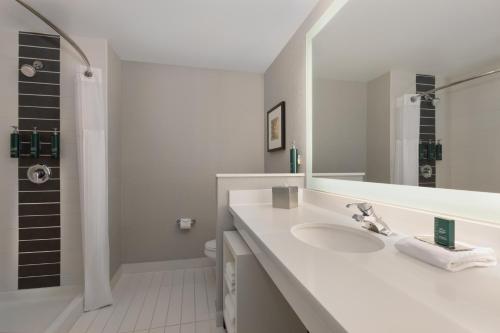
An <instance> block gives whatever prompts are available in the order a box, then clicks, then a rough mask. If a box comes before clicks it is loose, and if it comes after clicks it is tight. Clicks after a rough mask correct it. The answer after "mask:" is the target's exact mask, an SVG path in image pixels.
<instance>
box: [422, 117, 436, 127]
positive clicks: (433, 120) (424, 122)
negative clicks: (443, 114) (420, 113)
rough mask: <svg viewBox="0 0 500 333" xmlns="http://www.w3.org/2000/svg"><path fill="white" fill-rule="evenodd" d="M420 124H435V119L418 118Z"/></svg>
mask: <svg viewBox="0 0 500 333" xmlns="http://www.w3.org/2000/svg"><path fill="white" fill-rule="evenodd" d="M422 125H430V126H436V119H435V118H423V117H422V118H420V126H422Z"/></svg>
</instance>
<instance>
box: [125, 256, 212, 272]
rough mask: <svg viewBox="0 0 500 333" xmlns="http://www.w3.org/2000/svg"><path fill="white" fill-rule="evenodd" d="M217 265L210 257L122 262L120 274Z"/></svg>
mask: <svg viewBox="0 0 500 333" xmlns="http://www.w3.org/2000/svg"><path fill="white" fill-rule="evenodd" d="M210 266H215V263H214V262H213V261H212V260H211V259H210V258H205V257H203V258H194V259H180V260H167V261H152V262H138V263H129V264H122V265H121V267H120V270H121V272H120V274H123V273H143V272H160V271H167V270H172V269H186V268H198V267H210Z"/></svg>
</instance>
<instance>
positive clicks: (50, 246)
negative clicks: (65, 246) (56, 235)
mask: <svg viewBox="0 0 500 333" xmlns="http://www.w3.org/2000/svg"><path fill="white" fill-rule="evenodd" d="M60 249H61V240H59V239H50V240H33V241H19V252H41V251H59V250H60Z"/></svg>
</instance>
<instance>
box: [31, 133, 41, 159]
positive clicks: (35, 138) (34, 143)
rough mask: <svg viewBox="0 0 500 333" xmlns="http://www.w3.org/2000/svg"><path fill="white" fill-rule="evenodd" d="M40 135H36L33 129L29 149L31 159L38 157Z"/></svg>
mask: <svg viewBox="0 0 500 333" xmlns="http://www.w3.org/2000/svg"><path fill="white" fill-rule="evenodd" d="M40 148H41V147H40V133H38V131H37V129H36V127H33V132H32V133H31V147H30V156H31V157H32V158H39V157H40Z"/></svg>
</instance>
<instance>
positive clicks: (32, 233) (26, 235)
mask: <svg viewBox="0 0 500 333" xmlns="http://www.w3.org/2000/svg"><path fill="white" fill-rule="evenodd" d="M60 237H61V228H60V227H53V228H32V229H19V240H30V239H54V238H60Z"/></svg>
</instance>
